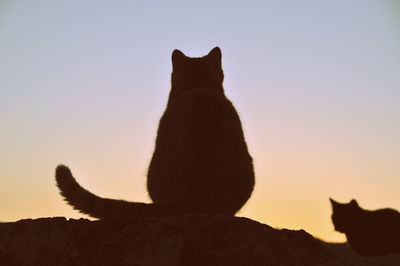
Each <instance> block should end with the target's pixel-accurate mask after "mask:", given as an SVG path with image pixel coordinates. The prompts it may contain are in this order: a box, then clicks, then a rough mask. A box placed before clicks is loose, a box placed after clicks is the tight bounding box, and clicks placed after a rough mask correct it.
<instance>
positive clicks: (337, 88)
mask: <svg viewBox="0 0 400 266" xmlns="http://www.w3.org/2000/svg"><path fill="white" fill-rule="evenodd" d="M399 29H400V7H399V5H398V4H397V5H396V1H390V0H381V1H377V0H375V1H372V0H353V1H345V0H338V1H317V0H314V1H311V0H307V1H294V0H293V1H266V0H264V1H232V0H230V1H160V0H159V1H156V0H150V1H144V0H143V1H127V0H126V1H100V0H96V1H76V0H69V1H50V0H42V1H29V0H25V1H22V0H13V1H11V0H9V1H7V0H2V1H1V2H0V134H1V135H0V136H1V137H0V181H1V183H0V220H2V221H14V220H18V219H21V218H37V217H47V216H67V217H75V218H76V217H81V215H80V214H78V213H77V212H75V211H73V210H72V208H70V207H69V206H67V205H66V204H65V203H64V202H63V201H62V199H61V197H60V196H59V195H58V190H57V188H56V186H55V181H54V169H55V167H56V166H57V165H58V164H60V163H64V164H67V165H69V166H70V167H71V169H72V171H73V173H74V174H75V176H76V177H77V179H78V181H79V182H80V183H81V184H82V185H83V186H84V187H86V188H88V189H89V190H91V191H93V192H95V193H96V194H98V195H101V196H104V197H110V198H121V199H126V200H132V201H145V202H149V198H148V196H147V193H146V186H145V184H146V169H147V166H148V163H149V161H150V158H151V154H152V151H153V148H154V139H155V135H156V130H157V124H158V119H159V117H160V116H161V114H162V112H163V110H164V108H165V105H166V100H167V95H168V92H169V88H170V72H171V62H170V56H171V52H172V51H173V49H175V48H178V49H180V50H182V51H183V52H184V53H185V54H187V55H189V56H203V55H205V54H207V53H208V51H209V50H210V49H212V48H213V47H215V46H219V47H221V49H222V54H223V68H224V71H225V82H224V86H225V91H226V94H227V96H228V97H229V98H230V99H231V100H232V101H233V102H234V104H235V106H236V108H237V110H238V112H239V113H240V116H241V119H242V122H243V127H244V131H245V135H246V138H247V143H248V146H249V150H250V152H251V154H252V156H253V158H254V163H255V170H256V181H257V184H256V188H255V191H254V193H253V196H252V198H251V199H250V200H249V202H248V203H247V205H246V206H245V207H244V208H243V209H242V210H241V212H240V213H239V214H238V215H239V216H246V217H249V218H252V219H254V220H258V221H260V222H262V223H266V224H269V225H271V226H274V227H278V228H290V229H300V228H303V229H305V230H306V231H308V232H309V233H311V234H313V235H315V236H317V237H320V238H322V239H324V240H329V241H343V240H344V236H343V235H342V234H339V233H337V232H334V230H333V226H332V224H331V221H330V215H331V208H330V205H329V200H328V198H329V197H333V198H334V199H336V200H338V201H342V202H345V201H349V200H351V199H352V198H356V199H357V200H358V201H359V203H360V205H361V206H363V207H365V208H369V209H375V208H382V207H393V208H397V209H400V189H399V188H400V139H399V136H400V104H399V103H400V49H399V48H400V30H399Z"/></svg>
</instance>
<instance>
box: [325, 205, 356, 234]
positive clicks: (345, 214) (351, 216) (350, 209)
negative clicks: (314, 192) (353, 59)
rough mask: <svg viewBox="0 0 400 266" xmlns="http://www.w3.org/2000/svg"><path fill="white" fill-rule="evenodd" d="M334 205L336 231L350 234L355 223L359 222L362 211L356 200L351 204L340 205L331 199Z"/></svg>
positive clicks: (333, 214) (333, 218) (333, 215)
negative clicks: (358, 217)
mask: <svg viewBox="0 0 400 266" xmlns="http://www.w3.org/2000/svg"><path fill="white" fill-rule="evenodd" d="M329 200H330V202H331V205H332V222H333V225H334V226H335V230H336V231H338V232H342V233H345V232H348V231H349V229H350V228H351V227H352V226H353V222H357V220H356V218H357V215H358V214H359V213H360V211H361V210H362V209H361V208H360V206H359V205H358V203H357V201H356V200H355V199H352V200H351V201H350V202H349V203H339V202H337V201H335V200H333V199H331V198H330V199H329Z"/></svg>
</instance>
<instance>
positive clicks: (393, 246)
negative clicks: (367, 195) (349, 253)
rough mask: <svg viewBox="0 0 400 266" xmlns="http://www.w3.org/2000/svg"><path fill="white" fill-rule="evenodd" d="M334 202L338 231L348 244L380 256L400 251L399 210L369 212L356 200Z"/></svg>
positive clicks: (333, 207)
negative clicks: (344, 235)
mask: <svg viewBox="0 0 400 266" xmlns="http://www.w3.org/2000/svg"><path fill="white" fill-rule="evenodd" d="M330 201H331V204H332V210H333V212H332V222H333V224H334V226H335V230H336V231H338V232H341V233H345V234H346V237H347V241H348V243H349V244H350V245H351V246H352V247H353V248H354V249H355V250H356V251H357V252H358V253H359V254H360V255H363V256H381V255H387V254H391V253H396V252H400V213H399V212H398V211H396V210H393V209H380V210H375V211H368V210H363V209H361V208H360V207H359V206H358V204H357V201H355V200H354V199H353V200H351V201H350V203H345V204H342V203H338V202H336V201H334V200H333V199H330Z"/></svg>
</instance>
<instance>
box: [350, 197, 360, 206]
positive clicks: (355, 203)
mask: <svg viewBox="0 0 400 266" xmlns="http://www.w3.org/2000/svg"><path fill="white" fill-rule="evenodd" d="M350 205H351V206H353V207H359V206H358V203H357V201H356V200H355V199H352V200H351V201H350Z"/></svg>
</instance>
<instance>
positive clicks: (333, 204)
mask: <svg viewBox="0 0 400 266" xmlns="http://www.w3.org/2000/svg"><path fill="white" fill-rule="evenodd" d="M329 201H330V202H331V205H332V208H335V207H336V206H338V205H339V203H338V202H337V201H335V200H333V199H332V198H329Z"/></svg>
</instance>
